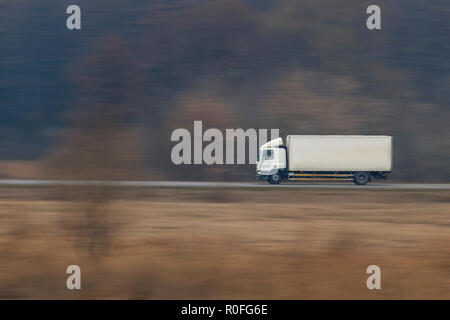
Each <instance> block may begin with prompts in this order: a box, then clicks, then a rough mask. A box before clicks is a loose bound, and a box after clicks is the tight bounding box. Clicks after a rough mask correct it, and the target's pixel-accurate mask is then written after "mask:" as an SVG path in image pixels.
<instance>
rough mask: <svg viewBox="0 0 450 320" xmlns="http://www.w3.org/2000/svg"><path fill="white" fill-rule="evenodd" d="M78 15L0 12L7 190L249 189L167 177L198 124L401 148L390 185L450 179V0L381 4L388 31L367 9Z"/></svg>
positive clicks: (100, 2)
mask: <svg viewBox="0 0 450 320" xmlns="http://www.w3.org/2000/svg"><path fill="white" fill-rule="evenodd" d="M75 2H76V3H75ZM75 2H73V1H53V0H40V1H32V0H21V1H13V0H3V1H1V2H0V106H1V107H0V137H1V138H0V177H4V178H7V177H19V178H38V177H40V178H43V177H45V178H62V177H71V178H97V179H159V180H162V179H169V180H170V179H177V180H180V179H196V180H243V181H246V180H253V179H254V167H253V166H188V167H186V166H179V167H177V166H175V165H173V164H172V162H171V161H170V152H171V149H172V147H173V146H174V145H175V143H174V142H171V141H170V134H171V132H172V131H173V130H174V129H176V128H187V129H189V130H191V131H192V126H193V121H194V120H202V121H203V127H204V129H206V128H219V129H224V128H240V127H241V128H244V129H246V128H256V129H258V128H267V129H271V128H277V129H280V134H281V135H282V136H285V135H286V134H386V135H392V136H394V143H395V150H394V151H395V153H394V158H395V165H394V175H393V176H392V179H394V180H397V181H426V182H431V181H436V182H439V181H440V182H445V181H449V179H450V167H449V166H448V163H449V162H450V129H449V128H450V127H449V119H450V109H449V102H450V90H449V86H450V74H449V68H450V60H449V54H450V43H449V38H448V34H449V30H450V23H449V6H448V2H447V1H445V0H433V1H419V0H398V1H378V2H377V4H378V5H379V6H380V7H381V20H382V30H368V29H367V28H366V19H367V17H368V16H369V15H368V14H366V8H367V7H368V6H369V5H370V4H373V3H372V2H370V1H360V0H358V1H352V0H346V1H344V2H340V3H337V2H336V1H330V0H316V1H285V0H277V1H271V0H261V1H257V0H229V1H215V0H214V1H199V0H183V1H138V0H134V1H131V0H130V1H123V0H121V1H118V0H108V1H106V0H96V1H86V0H78V1H75ZM70 4H77V5H79V6H80V7H81V11H82V30H79V31H69V30H67V28H66V19H67V17H68V15H67V14H66V8H67V7H68V6H69V5H70Z"/></svg>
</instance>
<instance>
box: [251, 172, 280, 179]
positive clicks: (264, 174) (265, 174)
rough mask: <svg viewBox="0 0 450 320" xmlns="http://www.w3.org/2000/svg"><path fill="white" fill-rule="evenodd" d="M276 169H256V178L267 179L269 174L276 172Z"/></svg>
mask: <svg viewBox="0 0 450 320" xmlns="http://www.w3.org/2000/svg"><path fill="white" fill-rule="evenodd" d="M277 172H278V169H272V170H269V171H257V172H256V180H267V179H269V177H270V176H272V175H274V174H276V173H277Z"/></svg>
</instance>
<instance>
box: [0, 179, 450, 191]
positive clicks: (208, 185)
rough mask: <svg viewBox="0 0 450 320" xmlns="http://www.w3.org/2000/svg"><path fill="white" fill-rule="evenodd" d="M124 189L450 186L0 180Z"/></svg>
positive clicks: (434, 186) (446, 186)
mask: <svg viewBox="0 0 450 320" xmlns="http://www.w3.org/2000/svg"><path fill="white" fill-rule="evenodd" d="M67 185H69V186H93V185H105V186H121V187H165V188H177V187H188V188H330V189H334V188H337V189H367V188H368V189H401V190H406V189H435V190H445V189H450V184H427V183H420V184H418V183H411V184H406V183H369V184H367V185H365V186H358V185H355V184H353V182H348V183H320V182H312V183H296V182H287V183H284V184H280V185H270V184H268V183H267V182H265V181H260V182H199V181H93V180H89V181H87V180H31V179H7V180H5V179H4V180H2V179H0V186H67Z"/></svg>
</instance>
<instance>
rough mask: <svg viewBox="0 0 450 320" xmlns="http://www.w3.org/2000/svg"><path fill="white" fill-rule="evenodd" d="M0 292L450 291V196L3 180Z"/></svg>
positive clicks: (348, 294) (377, 295) (387, 294)
mask: <svg viewBox="0 0 450 320" xmlns="http://www.w3.org/2000/svg"><path fill="white" fill-rule="evenodd" d="M72 264H75V265H79V266H80V267H81V270H82V271H81V272H82V289H81V290H68V289H67V288H66V279H67V277H68V276H69V275H68V274H66V268H67V266H69V265H72ZM372 264H376V265H379V266H380V267H381V279H382V280H381V286H382V289H381V290H368V289H367V287H366V279H367V277H368V276H369V275H368V274H366V268H367V266H369V265H372ZM0 298H4V299H5V298H6V299H10V298H20V299H32V298H43V299H50V298H56V299H72V298H75V299H78V298H86V299H91V298H94V299H104V298H112V299H122V298H126V299H129V298H139V299H256V298H257V299H419V298H421V299H422V298H423V299H431V298H438V299H450V194H449V192H448V191H445V190H442V191H438V190H430V191H424V190H422V191H421V190H410V191H401V190H392V191H389V190H373V189H364V188H361V190H354V189H343V190H340V189H302V188H301V189H287V188H284V189H276V188H268V189H220V188H217V189H206V188H194V189H188V188H166V189H165V188H120V187H116V188H112V187H109V188H106V187H90V188H86V187H58V188H56V187H34V188H33V187H27V188H25V187H15V188H11V187H2V188H0Z"/></svg>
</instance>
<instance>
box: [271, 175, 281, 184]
mask: <svg viewBox="0 0 450 320" xmlns="http://www.w3.org/2000/svg"><path fill="white" fill-rule="evenodd" d="M281 179H282V178H281V175H280V173H275V174H274V175H273V176H270V177H269V179H268V181H269V183H270V184H280V182H281Z"/></svg>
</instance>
